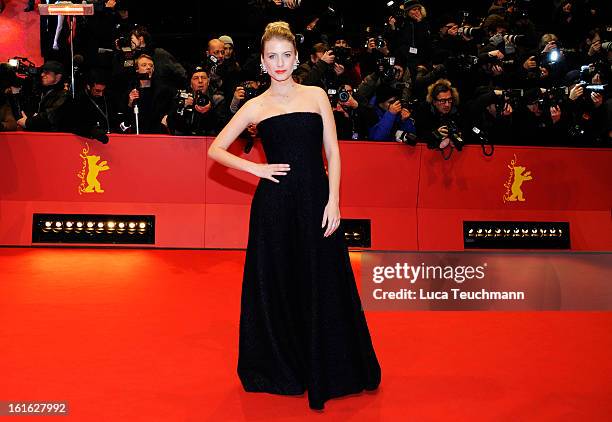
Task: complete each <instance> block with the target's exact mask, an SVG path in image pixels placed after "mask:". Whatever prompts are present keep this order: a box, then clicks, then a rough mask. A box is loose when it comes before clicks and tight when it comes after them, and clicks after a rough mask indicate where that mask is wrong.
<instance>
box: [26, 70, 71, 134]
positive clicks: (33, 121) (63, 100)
mask: <svg viewBox="0 0 612 422" xmlns="http://www.w3.org/2000/svg"><path fill="white" fill-rule="evenodd" d="M40 70H41V75H40V81H41V85H42V87H41V89H42V93H41V95H40V101H39V102H38V108H37V111H36V113H34V114H33V115H31V116H27V115H26V114H25V113H24V112H23V111H22V112H21V118H20V119H19V120H17V124H18V125H19V126H20V127H22V128H23V129H25V130H27V131H30V132H68V131H69V128H70V125H69V124H68V120H69V115H70V110H71V103H72V97H71V96H70V94H69V93H68V92H67V91H66V90H65V89H64V80H63V77H64V75H65V73H66V72H65V70H64V66H63V65H62V64H61V63H60V62H56V61H53V60H51V61H48V62H46V63H45V64H44V65H43V66H42V67H41V69H40Z"/></svg>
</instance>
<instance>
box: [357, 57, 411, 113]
mask: <svg viewBox="0 0 612 422" xmlns="http://www.w3.org/2000/svg"><path fill="white" fill-rule="evenodd" d="M382 85H387V86H389V87H391V88H393V89H395V90H398V91H399V92H400V93H399V98H400V99H402V100H405V101H407V100H409V99H410V97H411V95H412V84H411V77H410V71H409V70H408V69H407V68H406V66H405V64H403V63H400V62H399V61H398V60H397V59H396V58H395V57H393V56H386V57H381V58H380V59H379V60H378V63H377V67H376V70H375V71H374V72H372V73H371V74H369V75H367V76H366V77H365V78H364V79H363V81H362V82H361V84H359V86H358V87H357V92H355V95H354V97H355V99H356V100H357V101H358V102H359V103H360V104H368V103H370V100H371V99H372V97H373V96H374V94H375V93H376V90H377V89H378V88H379V87H380V86H382Z"/></svg>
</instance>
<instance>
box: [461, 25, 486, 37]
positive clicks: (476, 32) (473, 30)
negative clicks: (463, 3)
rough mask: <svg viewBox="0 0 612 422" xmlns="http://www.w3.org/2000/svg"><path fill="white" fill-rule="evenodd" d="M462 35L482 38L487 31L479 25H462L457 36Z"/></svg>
mask: <svg viewBox="0 0 612 422" xmlns="http://www.w3.org/2000/svg"><path fill="white" fill-rule="evenodd" d="M462 35H465V36H466V37H470V38H480V37H482V36H484V35H485V31H484V30H483V29H482V28H481V27H479V26H460V27H459V29H457V36H458V37H460V36H462Z"/></svg>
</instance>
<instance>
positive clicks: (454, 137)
mask: <svg viewBox="0 0 612 422" xmlns="http://www.w3.org/2000/svg"><path fill="white" fill-rule="evenodd" d="M442 126H446V129H447V130H448V137H449V138H450V140H451V141H452V142H453V145H454V146H455V148H457V151H461V150H462V149H463V145H464V144H465V142H464V141H463V138H462V137H461V136H462V135H461V130H459V126H457V123H455V121H454V120H453V119H450V118H444V119H442Z"/></svg>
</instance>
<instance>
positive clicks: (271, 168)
mask: <svg viewBox="0 0 612 422" xmlns="http://www.w3.org/2000/svg"><path fill="white" fill-rule="evenodd" d="M256 109H257V105H256V103H254V102H253V101H247V102H246V104H244V105H243V106H242V107H241V108H240V109H239V110H238V112H237V113H236V114H234V117H232V119H231V120H230V121H229V123H228V124H227V125H226V126H225V127H224V128H223V130H222V131H221V132H220V133H219V135H217V137H216V138H215V140H214V141H213V143H212V144H211V145H210V148H208V156H209V157H210V158H211V159H213V160H215V161H217V162H219V163H221V164H223V165H224V166H227V167H230V168H233V169H238V170H242V171H245V172H247V173H251V174H254V175H255V176H257V177H261V178H263V179H268V180H271V181H273V182H276V183H278V182H279V181H278V180H277V179H275V178H274V177H273V176H284V175H286V174H287V171H289V165H288V164H259V163H254V162H252V161H249V160H245V159H244V158H240V157H238V156H236V155H234V154H232V153H231V152H228V151H227V149H228V148H229V147H230V145H231V144H232V143H233V142H234V141H235V140H236V138H238V137H239V136H240V134H241V133H242V132H243V131H244V129H245V128H246V127H247V126H248V125H249V124H250V123H252V121H253V120H254V117H255V114H256V113H255V110H256Z"/></svg>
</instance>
